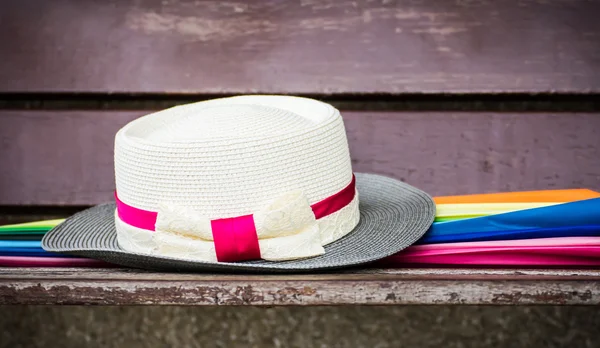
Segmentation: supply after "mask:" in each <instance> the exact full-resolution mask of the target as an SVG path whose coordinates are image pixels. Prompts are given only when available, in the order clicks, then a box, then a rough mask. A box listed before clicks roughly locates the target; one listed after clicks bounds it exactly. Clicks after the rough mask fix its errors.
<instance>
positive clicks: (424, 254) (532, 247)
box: [379, 237, 600, 267]
mask: <svg viewBox="0 0 600 348" xmlns="http://www.w3.org/2000/svg"><path fill="white" fill-rule="evenodd" d="M379 264H380V265H385V266H387V267H394V266H402V265H406V264H447V265H453V264H468V265H506V266H511V265H530V266H577V265H579V266H584V265H587V266H600V237H561V238H540V239H528V240H509V241H488V242H465V243H445V244H428V245H417V246H411V247H409V248H407V249H406V250H404V251H402V252H400V253H397V254H395V255H393V256H390V257H388V258H387V259H384V260H382V261H381V262H380V263H379Z"/></svg>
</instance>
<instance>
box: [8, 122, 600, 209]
mask: <svg viewBox="0 0 600 348" xmlns="http://www.w3.org/2000/svg"><path fill="white" fill-rule="evenodd" d="M143 114H144V112H134V111H131V112H117V111H33V110H32V111H8V110H3V111H0V144H1V146H0V159H2V163H4V164H7V165H2V166H0V205H90V204H97V203H102V202H106V201H109V200H111V199H112V195H113V191H114V171H113V141H114V134H115V133H116V132H117V130H118V129H119V128H120V127H122V126H123V125H125V124H126V123H127V122H129V121H131V120H133V119H135V118H137V117H139V116H141V115H143ZM342 114H343V117H344V122H345V125H346V132H347V134H348V140H349V143H350V151H351V156H352V161H353V168H354V170H355V171H357V172H373V173H378V174H383V175H387V176H391V177H395V178H397V179H400V180H403V181H406V182H408V183H410V184H412V185H415V186H418V187H419V188H422V189H423V190H426V191H427V192H429V193H430V194H432V195H450V194H467V193H480V192H494V191H517V190H534V189H552V188H578V187H584V188H590V189H594V190H600V162H599V161H598V158H600V114H597V113H554V114H549V113H528V114H517V113H478V112H473V113H444V112H342Z"/></svg>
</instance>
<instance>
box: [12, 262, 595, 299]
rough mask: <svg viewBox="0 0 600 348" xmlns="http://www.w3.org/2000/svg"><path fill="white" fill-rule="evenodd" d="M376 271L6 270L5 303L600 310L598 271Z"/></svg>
mask: <svg viewBox="0 0 600 348" xmlns="http://www.w3.org/2000/svg"><path fill="white" fill-rule="evenodd" d="M373 271H374V272H373ZM373 271H368V270H367V271H354V272H348V271H346V272H345V274H316V275H271V276H261V275H256V276H248V275H245V276H234V275H216V274H208V275H204V274H172V273H171V274H164V273H151V272H145V271H137V270H132V269H97V270H86V269H64V270H63V269H55V268H48V269H44V268H40V269H24V268H1V269H0V304H77V305H252V306H274V305H357V304H360V305H398V304H490V305H522V304H555V305H598V304H600V273H599V271H593V270H558V271H552V270H538V271H535V270H534V271H529V272H533V273H534V276H533V277H532V276H531V275H528V274H527V271H525V273H522V271H521V270H457V269H455V270H443V269H442V270H438V269H428V270H385V269H380V270H373ZM423 271H424V272H423ZM536 274H537V276H538V277H537V278H536V277H535V275H536ZM539 276H541V277H539Z"/></svg>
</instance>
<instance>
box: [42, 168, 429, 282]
mask: <svg viewBox="0 0 600 348" xmlns="http://www.w3.org/2000/svg"><path fill="white" fill-rule="evenodd" d="M356 185H357V190H358V193H359V199H360V205H359V208H360V222H359V224H358V225H357V226H356V228H355V229H354V230H352V231H351V232H350V233H349V234H347V235H346V236H345V237H343V238H341V239H339V240H337V241H335V242H333V243H331V244H329V245H327V246H325V254H324V255H320V256H316V257H312V258H307V259H301V260H290V261H278V262H273V261H265V260H254V261H244V262H236V263H225V262H219V263H217V262H202V261H190V260H185V259H179V258H173V257H163V256H154V255H152V256H151V255H146V254H138V253H133V252H129V251H125V250H123V249H121V248H120V247H119V245H118V243H117V232H116V229H115V222H114V210H115V205H114V204H113V203H109V204H103V205H99V206H95V207H92V208H90V209H87V210H84V211H82V212H79V213H77V214H75V215H73V216H72V217H70V218H68V219H66V220H65V221H64V222H63V223H61V224H60V225H58V226H56V227H55V228H54V229H52V230H51V231H49V232H48V233H47V234H46V235H45V236H44V238H43V240H42V247H43V248H44V249H45V250H47V251H50V252H58V253H63V254H71V255H76V256H82V257H88V258H94V259H99V260H103V261H106V262H109V263H113V264H117V265H122V266H128V267H135V268H144V269H151V270H157V271H181V272H261V273H265V272H307V271H315V270H331V269H339V268H344V267H350V266H357V265H362V264H367V263H370V262H373V261H377V260H380V259H382V258H385V257H387V256H390V255H393V254H395V253H397V252H399V251H401V250H403V249H405V248H406V247H408V246H410V245H412V244H414V243H415V242H416V241H417V240H419V239H420V238H421V237H422V236H423V234H425V232H426V231H427V230H428V229H429V227H430V226H431V224H432V223H433V221H434V218H435V203H434V202H433V199H432V198H431V196H429V195H428V194H427V193H425V192H423V191H421V190H419V189H417V188H415V187H413V186H411V185H408V184H406V183H403V182H401V181H398V180H395V179H392V178H388V177H384V176H379V175H374V174H364V173H357V174H356Z"/></svg>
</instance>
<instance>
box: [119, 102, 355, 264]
mask: <svg viewBox="0 0 600 348" xmlns="http://www.w3.org/2000/svg"><path fill="white" fill-rule="evenodd" d="M115 179H116V193H117V195H118V199H119V200H120V201H122V202H123V203H124V204H126V205H128V206H131V207H135V208H137V209H140V210H144V211H150V212H161V211H162V212H163V215H162V216H163V217H164V218H162V219H161V214H160V213H159V215H158V216H159V217H158V220H157V224H156V231H154V232H151V233H148V231H144V229H139V228H136V227H135V226H130V225H128V224H127V223H125V222H124V221H122V219H120V218H119V214H116V217H115V218H116V225H117V232H118V237H119V243H120V245H121V246H122V247H123V248H125V249H129V250H131V251H139V252H147V253H156V254H162V255H167V256H177V257H186V258H193V259H200V260H206V261H214V260H215V256H214V255H212V254H211V253H213V254H214V245H212V244H214V243H213V241H212V240H211V238H210V236H211V233H210V227H209V225H207V224H210V220H214V219H224V218H232V217H237V216H243V215H248V214H254V217H255V220H256V219H259V220H260V219H262V220H265V219H267V220H269V219H270V218H269V217H270V216H275V215H277V214H274V213H273V212H272V211H271V212H268V211H267V210H265V209H267V207H274V206H277V205H278V204H279V205H284V206H285V205H286V204H287V201H285V200H281V197H295V198H293V199H296V200H297V199H300V200H302V199H304V200H306V201H307V203H308V204H309V205H313V204H315V203H318V202H320V201H323V200H324V199H327V198H328V197H331V196H334V195H335V194H336V193H338V192H340V191H342V190H343V189H344V188H346V187H348V185H349V184H350V183H351V182H352V181H353V173H352V167H351V161H350V154H349V150H348V142H347V139H346V132H345V128H344V124H343V119H342V117H341V115H340V113H339V111H338V110H337V109H335V108H334V107H333V106H331V105H329V104H326V103H322V102H319V101H316V100H313V99H308V98H299V97H287V96H239V97H231V98H222V99H215V100H210V101H204V102H198V103H193V104H187V105H182V106H176V107H173V108H170V109H167V110H163V111H160V112H156V113H153V114H150V115H146V116H144V117H141V118H139V119H137V120H134V121H132V122H130V123H129V124H127V125H126V126H125V127H123V128H122V129H121V130H119V132H118V133H117V135H116V138H115ZM294 193H298V194H300V195H301V197H302V198H298V197H300V196H297V195H296V196H295V195H294ZM278 199H279V200H278ZM290 199H291V198H290ZM277 202H279V203H277ZM292 210H293V209H292ZM167 212H169V213H167ZM261 214H262V215H261ZM265 214H266V215H265ZM290 214H291V215H292V216H291V217H288V220H289V221H293V220H294V219H297V218H298V217H302V216H308V215H307V214H308V213H307V211H306V209H304V208H298V209H296V212H295V213H293V214H292V213H290ZM279 215H281V214H279ZM186 216H187V217H186ZM358 218H359V214H358V196H356V197H355V199H353V200H352V202H351V204H348V206H347V207H344V208H343V209H341V210H340V211H337V212H336V213H334V214H331V215H329V216H327V217H325V218H323V219H319V220H320V222H316V223H313V226H312V227H310V228H312V229H313V231H312V232H311V233H312V234H313V235H315V234H316V235H320V236H321V237H320V238H319V239H320V242H319V243H318V244H319V248H316V243H315V242H314V241H313V242H311V243H309V244H311V245H312V246H308V248H309V249H314V250H313V251H312V252H306V251H298V252H297V253H296V254H306V253H308V254H310V253H312V254H315V253H316V254H321V253H323V250H322V246H323V245H325V244H328V243H330V242H332V241H333V240H336V239H339V238H340V237H341V236H343V235H345V234H346V233H348V232H350V231H351V230H352V228H354V226H355V225H356V224H357V223H358ZM262 220H261V224H262V225H261V226H257V230H258V233H259V237H260V235H261V233H263V236H264V233H266V231H265V230H264V229H266V227H265V226H266V225H265V223H263V221H262ZM265 221H266V220H265ZM269 221H270V220H269ZM173 224H175V225H179V226H180V228H179V229H177V228H175V229H173V228H172V226H173ZM282 224H283V225H286V224H288V225H289V224H290V223H283V222H282V221H281V220H280V221H279V222H277V223H275V224H271V225H272V226H280V225H282ZM292 224H294V223H292ZM168 225H170V227H169V226H168ZM320 225H322V226H320ZM290 228H291V229H292V230H293V228H292V227H289V228H288V231H287V232H286V231H285V229H283V230H282V232H281V236H282V237H291V236H293V235H294V233H293V232H290V231H289V229H290ZM306 228H308V229H310V228H309V227H306ZM328 231H329V232H328ZM156 232H159V233H156ZM277 233H278V232H277V231H271V232H270V234H268V235H269V236H271V237H273V236H277ZM306 236H308V233H305V237H306ZM271 237H269V238H271ZM165 238H166V243H163V242H164V241H165ZM263 239H267V238H263ZM269 242H272V241H269ZM157 243H158V244H161V243H163V244H162V245H163V247H161V245H158V246H157ZM294 243H296V244H297V243H299V241H298V240H296V241H295V242H294ZM263 244H264V245H263ZM267 244H269V243H268V242H263V243H262V244H261V254H262V255H263V256H264V255H265V252H266V253H267V254H268V253H269V251H268V250H263V249H268V248H269V246H268V245H267ZM305 244H306V243H305ZM307 245H308V244H307ZM279 247H280V246H279ZM275 248H278V246H275ZM182 249H185V250H182ZM197 249H198V250H197ZM199 249H201V250H199ZM316 249H318V250H316ZM315 250H316V251H315ZM292 254H294V252H292V253H291V254H289V255H281V251H279V254H277V255H276V256H273V257H272V259H293V258H297V257H305V256H310V255H300V256H298V255H292ZM263 258H267V259H268V258H269V257H268V255H267V256H266V257H263Z"/></svg>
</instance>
